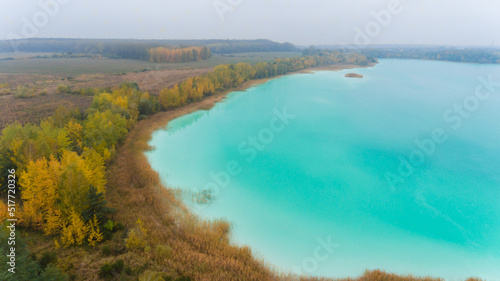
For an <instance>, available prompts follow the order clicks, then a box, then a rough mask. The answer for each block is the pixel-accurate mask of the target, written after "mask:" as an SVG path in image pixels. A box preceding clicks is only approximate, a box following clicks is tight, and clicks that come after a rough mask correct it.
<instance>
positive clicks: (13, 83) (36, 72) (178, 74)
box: [0, 52, 300, 130]
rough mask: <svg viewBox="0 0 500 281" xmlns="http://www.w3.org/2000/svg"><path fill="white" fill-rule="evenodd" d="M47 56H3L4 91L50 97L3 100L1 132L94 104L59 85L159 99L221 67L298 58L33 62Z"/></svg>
mask: <svg viewBox="0 0 500 281" xmlns="http://www.w3.org/2000/svg"><path fill="white" fill-rule="evenodd" d="M46 54H49V53H3V54H1V55H2V56H1V57H15V58H16V59H15V60H5V61H0V84H3V83H5V84H8V86H7V87H6V88H8V89H10V90H11V91H14V90H15V89H16V88H17V87H19V86H26V87H28V88H30V89H35V91H36V92H39V91H43V90H45V91H46V92H47V95H46V96H36V97H32V98H29V99H15V98H14V95H13V94H6V95H0V113H1V115H0V130H1V129H3V128H4V127H5V126H6V125H7V124H9V123H11V122H14V121H18V122H20V123H26V122H38V121H40V120H41V119H43V118H46V117H48V116H50V115H51V114H52V112H53V111H54V110H56V109H57V107H59V106H61V105H63V106H66V107H74V106H76V107H78V108H80V109H82V110H83V109H85V108H87V107H88V106H89V105H90V103H91V102H92V97H89V96H87V97H85V96H76V95H70V94H59V93H57V86H59V85H61V84H63V85H67V86H69V87H70V89H72V90H77V89H80V88H89V87H91V88H105V87H114V86H117V85H120V84H121V83H123V82H130V81H135V82H137V83H138V85H139V87H140V89H141V90H142V91H149V92H150V93H151V94H158V93H159V92H160V90H161V89H163V88H165V87H171V86H173V85H174V84H175V83H179V82H181V81H183V80H185V79H186V78H188V77H191V76H198V75H202V74H204V73H207V72H209V71H211V70H212V69H213V68H214V67H215V66H217V65H219V64H226V63H237V62H247V63H250V64H255V63H258V62H267V61H273V60H275V59H276V58H285V57H293V56H298V55H300V53H296V52H281V53H278V52H271V53H241V54H234V55H224V56H218V55H214V56H213V57H211V58H210V59H209V60H206V61H197V62H188V63H149V62H146V61H140V60H127V59H97V58H47V59H30V58H29V57H31V56H36V55H46ZM49 55H50V54H49ZM1 57H0V58H1Z"/></svg>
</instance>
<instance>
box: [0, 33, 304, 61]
mask: <svg viewBox="0 0 500 281" xmlns="http://www.w3.org/2000/svg"><path fill="white" fill-rule="evenodd" d="M190 46H191V47H207V48H209V49H211V50H212V52H213V53H217V54H228V53H244V52H289V51H296V50H297V48H296V47H295V46H294V45H293V44H291V43H278V42H273V41H271V40H218V39H211V40H127V39H63V38H28V39H15V40H0V52H14V51H21V52H50V53H66V54H70V53H73V54H93V55H102V56H105V57H108V58H121V59H138V60H149V50H150V49H151V48H157V47H165V48H186V47H190Z"/></svg>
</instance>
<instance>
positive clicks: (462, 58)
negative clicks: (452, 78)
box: [356, 47, 500, 63]
mask: <svg viewBox="0 0 500 281" xmlns="http://www.w3.org/2000/svg"><path fill="white" fill-rule="evenodd" d="M356 51H357V52H358V53H361V54H364V55H366V56H370V57H375V58H398V59H426V60H443V61H454V62H472V63H500V50H498V49H488V48H466V49H457V48H444V47H435V48H430V47H425V48H424V47H411V48H408V47H388V48H370V49H368V48H367V49H359V50H356Z"/></svg>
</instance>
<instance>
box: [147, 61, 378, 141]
mask: <svg viewBox="0 0 500 281" xmlns="http://www.w3.org/2000/svg"><path fill="white" fill-rule="evenodd" d="M377 64H378V62H376V63H369V64H368V65H365V66H361V65H356V64H338V65H337V64H334V65H327V66H318V67H312V68H308V69H302V70H298V71H294V72H290V73H287V74H283V75H278V76H274V77H269V78H261V79H253V80H248V81H246V82H244V83H243V84H242V85H241V86H239V87H236V88H233V89H230V90H226V91H223V92H220V93H217V94H214V95H211V96H208V97H204V98H203V99H202V100H200V101H197V102H194V103H190V104H187V105H184V106H182V107H179V108H175V109H171V110H168V111H162V112H159V113H157V114H155V115H153V116H150V117H149V118H147V119H144V120H141V121H140V123H148V122H147V121H148V120H150V121H152V122H149V123H154V124H155V129H154V130H153V132H154V131H156V130H159V129H161V128H162V127H166V126H167V125H168V122H170V121H172V120H174V119H176V118H179V117H181V116H184V115H187V114H190V113H193V112H195V111H198V110H210V109H211V108H212V107H214V106H215V104H217V103H218V102H222V101H223V100H224V99H225V98H226V97H227V95H229V94H231V93H233V92H240V91H245V90H247V89H249V88H251V87H255V86H258V85H262V84H264V83H266V82H268V81H270V80H273V79H277V78H281V77H284V76H288V75H293V74H307V73H309V74H312V73H315V72H320V71H341V70H345V69H354V68H369V67H374V66H375V65H377ZM158 122H159V123H158ZM163 122H165V123H164V124H163V125H160V126H159V127H158V124H161V123H163ZM137 125H139V123H138V124H137ZM141 125H142V124H141ZM144 125H145V126H148V124H144ZM149 139H151V136H150V137H149Z"/></svg>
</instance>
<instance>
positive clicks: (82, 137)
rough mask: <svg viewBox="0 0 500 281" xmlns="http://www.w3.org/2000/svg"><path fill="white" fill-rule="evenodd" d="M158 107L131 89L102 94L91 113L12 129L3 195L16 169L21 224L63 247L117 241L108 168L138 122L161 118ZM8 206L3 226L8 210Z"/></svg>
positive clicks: (2, 209) (1, 160) (4, 152)
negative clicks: (112, 237) (113, 235)
mask: <svg viewBox="0 0 500 281" xmlns="http://www.w3.org/2000/svg"><path fill="white" fill-rule="evenodd" d="M155 102H156V103H157V101H156V98H154V97H151V96H150V95H149V93H148V92H145V93H141V92H140V91H139V89H138V87H136V84H134V83H124V84H123V85H121V87H116V88H114V89H113V90H112V91H110V92H103V93H99V94H96V95H95V96H94V100H93V103H92V105H91V106H90V108H89V109H88V110H87V111H86V112H84V113H81V112H79V110H78V109H74V110H70V109H67V108H65V107H60V108H58V109H57V110H56V111H55V112H54V114H53V116H51V117H50V118H47V119H45V120H43V121H41V122H40V124H38V125H35V124H25V125H21V124H18V123H14V124H11V125H9V126H7V127H6V128H5V129H4V130H3V131H2V136H1V138H0V169H1V172H2V175H1V191H2V193H6V190H7V177H6V175H5V174H4V173H5V171H7V170H8V169H15V170H16V175H17V177H18V185H19V186H18V194H17V195H16V198H19V199H20V200H19V201H18V202H17V203H18V206H16V209H17V210H16V216H17V218H18V221H19V224H20V225H21V226H22V227H26V228H30V229H33V230H37V231H40V232H42V233H44V234H46V235H50V236H53V237H54V241H55V243H56V245H57V246H69V245H91V246H93V245H95V244H96V243H99V242H101V241H103V239H105V238H106V237H107V236H109V235H110V232H112V231H113V228H114V226H116V223H114V222H113V221H112V220H110V214H111V213H112V210H111V209H109V208H107V207H106V200H105V194H106V166H107V165H108V163H109V161H110V160H111V159H112V158H113V156H114V155H115V153H116V151H115V147H116V145H117V144H118V143H119V142H120V141H122V140H123V139H124V138H125V136H126V134H127V132H128V131H129V130H130V129H131V128H132V127H133V126H134V125H135V123H136V121H137V120H138V119H139V118H141V116H143V115H145V114H153V113H154V112H155V111H156V110H155V106H154V104H155ZM159 108H160V107H159V105H158V106H156V109H159ZM0 205H2V206H0V217H1V218H2V220H3V219H5V218H6V217H7V213H6V211H7V208H6V206H5V204H4V203H2V202H0Z"/></svg>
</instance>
